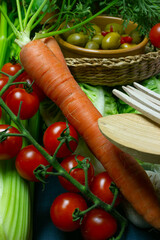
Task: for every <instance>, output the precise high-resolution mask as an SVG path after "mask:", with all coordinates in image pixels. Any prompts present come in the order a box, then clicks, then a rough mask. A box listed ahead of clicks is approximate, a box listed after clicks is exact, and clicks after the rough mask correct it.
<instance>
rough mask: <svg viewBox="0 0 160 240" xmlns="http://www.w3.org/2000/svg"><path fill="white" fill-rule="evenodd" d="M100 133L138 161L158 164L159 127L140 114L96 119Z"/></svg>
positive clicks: (159, 157)
mask: <svg viewBox="0 0 160 240" xmlns="http://www.w3.org/2000/svg"><path fill="white" fill-rule="evenodd" d="M98 126H99V129H100V131H101V132H102V133H103V134H104V136H105V137H106V138H108V139H109V140H110V141H111V142H112V143H113V144H114V145H116V146H117V147H118V148H120V149H122V150H123V151H124V152H127V153H129V154H130V155H132V156H133V157H135V158H136V159H138V160H141V161H144V162H150V163H159V164H160V125H159V124H157V123H155V122H153V121H152V120H149V119H148V118H146V117H145V116H144V115H141V114H133V113H126V114H116V115H109V116H106V117H102V118H99V119H98Z"/></svg>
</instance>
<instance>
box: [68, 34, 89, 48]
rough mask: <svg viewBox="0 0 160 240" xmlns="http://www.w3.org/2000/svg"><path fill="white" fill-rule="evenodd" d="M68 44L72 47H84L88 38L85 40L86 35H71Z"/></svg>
mask: <svg viewBox="0 0 160 240" xmlns="http://www.w3.org/2000/svg"><path fill="white" fill-rule="evenodd" d="M67 42H68V43H70V44H72V45H76V46H79V47H84V45H85V43H86V38H85V36H84V34H81V33H73V34H71V35H69V37H68V38H67Z"/></svg>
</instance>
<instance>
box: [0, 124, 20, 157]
mask: <svg viewBox="0 0 160 240" xmlns="http://www.w3.org/2000/svg"><path fill="white" fill-rule="evenodd" d="M8 127H11V128H9V129H8V130H7V133H14V134H15V133H16V134H19V133H20V132H19V131H18V130H17V128H15V127H12V126H9V125H0V132H3V131H4V130H6V129H7V128H8ZM21 147H22V137H18V136H8V137H7V138H6V139H5V140H4V141H2V142H1V143H0V160H8V159H11V158H13V157H15V156H16V155H17V154H18V152H19V151H20V149H21Z"/></svg>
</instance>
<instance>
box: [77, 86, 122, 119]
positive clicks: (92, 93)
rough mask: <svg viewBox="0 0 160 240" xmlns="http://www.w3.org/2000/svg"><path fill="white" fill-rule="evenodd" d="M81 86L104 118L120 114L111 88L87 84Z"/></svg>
mask: <svg viewBox="0 0 160 240" xmlns="http://www.w3.org/2000/svg"><path fill="white" fill-rule="evenodd" d="M79 85H80V87H81V89H82V90H83V91H84V92H85V94H86V95H87V96H88V98H89V99H90V100H91V102H92V103H93V104H94V106H95V107H96V108H97V109H98V110H99V112H100V113H101V114H102V116H107V115H111V114H117V113H118V111H117V103H116V101H115V98H114V97H113V95H112V92H111V89H110V88H107V87H102V86H92V85H89V84H86V83H79Z"/></svg>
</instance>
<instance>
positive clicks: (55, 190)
mask: <svg viewBox="0 0 160 240" xmlns="http://www.w3.org/2000/svg"><path fill="white" fill-rule="evenodd" d="M62 192H64V189H63V188H62V187H61V185H60V184H59V182H58V179H57V177H50V178H49V179H48V183H47V184H46V185H45V189H44V190H43V186H42V184H41V183H36V184H35V198H34V211H35V212H34V226H33V229H34V232H33V240H46V239H47V240H70V239H71V238H72V239H73V238H74V239H77V240H80V239H82V238H81V236H80V233H79V231H76V232H74V233H64V232H62V231H59V230H58V229H57V228H56V227H55V226H54V225H53V223H52V222H51V219H50V214H49V212H50V206H51V204H52V202H53V200H54V198H55V197H56V196H57V195H59V194H60V193H62ZM123 240H160V233H159V232H158V231H155V230H151V229H147V230H146V229H145V230H142V229H139V228H137V227H135V226H134V225H132V224H131V223H129V226H128V227H127V229H126V232H125V234H124V236H123Z"/></svg>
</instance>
